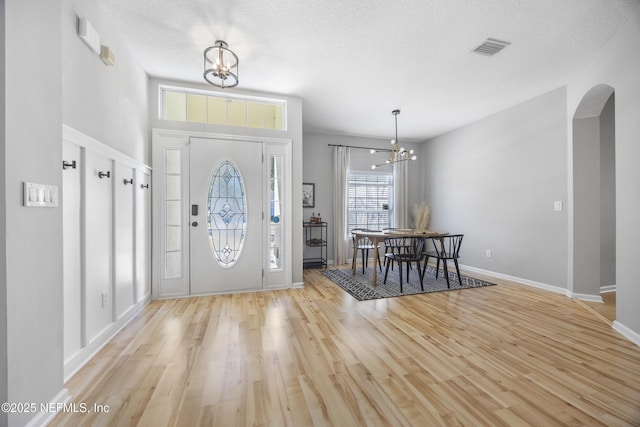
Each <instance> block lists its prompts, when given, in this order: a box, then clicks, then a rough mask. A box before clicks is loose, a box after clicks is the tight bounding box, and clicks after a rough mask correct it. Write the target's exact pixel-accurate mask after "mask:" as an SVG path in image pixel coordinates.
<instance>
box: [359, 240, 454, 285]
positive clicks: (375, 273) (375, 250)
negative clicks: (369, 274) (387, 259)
mask: <svg viewBox="0 0 640 427" xmlns="http://www.w3.org/2000/svg"><path fill="white" fill-rule="evenodd" d="M351 234H352V235H353V237H354V242H355V243H354V245H353V259H354V262H353V271H352V274H353V275H354V276H355V274H356V263H355V260H356V259H357V256H358V242H359V241H360V240H361V239H362V238H365V237H366V238H367V239H369V240H370V241H371V244H372V245H373V278H372V281H373V285H374V286H376V285H377V280H378V246H380V243H382V242H384V241H385V240H386V239H397V238H424V239H438V238H440V237H444V236H447V235H448V234H449V233H442V232H437V231H431V230H417V229H411V228H396V229H393V230H384V231H374V230H357V231H355V230H354V231H352V232H351ZM363 262H364V260H363Z"/></svg>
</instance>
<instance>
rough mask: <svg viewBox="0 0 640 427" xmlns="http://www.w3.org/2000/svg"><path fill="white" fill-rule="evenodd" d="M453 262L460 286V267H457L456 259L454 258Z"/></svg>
mask: <svg viewBox="0 0 640 427" xmlns="http://www.w3.org/2000/svg"><path fill="white" fill-rule="evenodd" d="M453 262H454V263H455V264H456V273H458V282H460V284H461V285H462V279H461V278H460V266H459V265H458V259H457V258H454V259H453Z"/></svg>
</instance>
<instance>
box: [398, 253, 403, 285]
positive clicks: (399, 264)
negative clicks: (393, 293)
mask: <svg viewBox="0 0 640 427" xmlns="http://www.w3.org/2000/svg"><path fill="white" fill-rule="evenodd" d="M398 275H399V276H400V293H402V263H401V262H399V261H398Z"/></svg>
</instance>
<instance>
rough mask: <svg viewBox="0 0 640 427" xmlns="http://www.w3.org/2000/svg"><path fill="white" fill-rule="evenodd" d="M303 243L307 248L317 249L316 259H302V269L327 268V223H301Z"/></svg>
mask: <svg viewBox="0 0 640 427" xmlns="http://www.w3.org/2000/svg"><path fill="white" fill-rule="evenodd" d="M303 227H304V241H305V243H306V245H307V246H309V247H312V248H317V249H316V251H317V252H319V254H318V256H317V257H310V258H304V259H303V260H302V266H303V268H327V223H326V222H306V221H305V222H303Z"/></svg>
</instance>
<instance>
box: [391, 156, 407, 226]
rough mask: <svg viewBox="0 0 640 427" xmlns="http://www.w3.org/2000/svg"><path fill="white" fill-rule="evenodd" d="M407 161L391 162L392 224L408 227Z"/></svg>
mask: <svg viewBox="0 0 640 427" xmlns="http://www.w3.org/2000/svg"><path fill="white" fill-rule="evenodd" d="M407 171H408V169H407V162H398V163H394V164H393V224H394V225H393V226H394V227H396V228H408V227H407V225H408V223H409V221H408V215H409V212H408V209H407V203H408V194H407V191H408V189H407V187H408V185H407V180H408V173H407Z"/></svg>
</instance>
